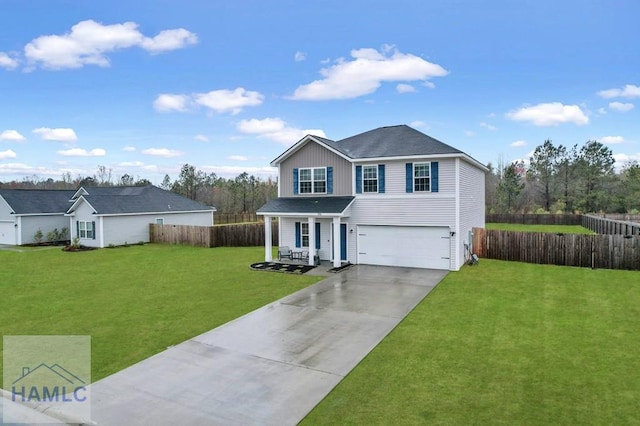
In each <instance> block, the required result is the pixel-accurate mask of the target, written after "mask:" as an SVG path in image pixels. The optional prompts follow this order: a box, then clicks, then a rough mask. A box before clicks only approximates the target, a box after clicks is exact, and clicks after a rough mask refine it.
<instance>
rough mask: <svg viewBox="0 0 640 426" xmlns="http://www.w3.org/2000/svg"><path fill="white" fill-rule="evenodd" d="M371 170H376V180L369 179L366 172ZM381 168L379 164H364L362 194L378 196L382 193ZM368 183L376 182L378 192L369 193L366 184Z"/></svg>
mask: <svg viewBox="0 0 640 426" xmlns="http://www.w3.org/2000/svg"><path fill="white" fill-rule="evenodd" d="M367 168H369V169H373V170H375V175H376V177H375V179H371V178H369V179H367V178H366V177H365V176H366V173H365V170H366V169H367ZM379 170H380V166H379V165H378V164H363V165H362V193H363V194H377V193H379V192H380V173H379ZM367 181H375V183H376V190H375V191H367V185H366V184H365V183H366V182H367Z"/></svg>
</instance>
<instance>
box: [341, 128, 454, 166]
mask: <svg viewBox="0 0 640 426" xmlns="http://www.w3.org/2000/svg"><path fill="white" fill-rule="evenodd" d="M329 145H330V146H331V147H333V148H335V149H338V150H340V152H342V153H343V154H345V155H346V156H348V157H350V158H353V159H359V158H374V157H404V156H409V155H438V154H463V152H462V151H460V150H458V149H456V148H454V147H452V146H449V145H447V144H445V143H443V142H440V141H439V140H437V139H434V138H432V137H431V136H427V135H425V134H424V133H422V132H419V131H417V130H416V129H413V128H411V127H409V126H407V125H404V124H403V125H399V126H388V127H379V128H377V129H374V130H369V131H368V132H364V133H360V134H359V135H355V136H351V137H348V138H346V139H342V140H339V141H337V142H334V143H333V144H329Z"/></svg>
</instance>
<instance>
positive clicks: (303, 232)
mask: <svg viewBox="0 0 640 426" xmlns="http://www.w3.org/2000/svg"><path fill="white" fill-rule="evenodd" d="M300 236H301V237H302V238H301V239H302V247H309V223H305V222H302V223H300Z"/></svg>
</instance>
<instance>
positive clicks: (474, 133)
mask: <svg viewBox="0 0 640 426" xmlns="http://www.w3.org/2000/svg"><path fill="white" fill-rule="evenodd" d="M464 134H465V135H466V136H468V137H470V138H472V137H474V136H475V135H476V132H474V131H471V130H465V131H464Z"/></svg>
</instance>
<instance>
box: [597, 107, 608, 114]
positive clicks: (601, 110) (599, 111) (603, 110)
mask: <svg viewBox="0 0 640 426" xmlns="http://www.w3.org/2000/svg"><path fill="white" fill-rule="evenodd" d="M606 113H607V110H606V109H604V108H598V114H600V115H605V114H606Z"/></svg>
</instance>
